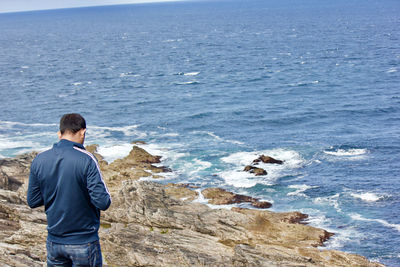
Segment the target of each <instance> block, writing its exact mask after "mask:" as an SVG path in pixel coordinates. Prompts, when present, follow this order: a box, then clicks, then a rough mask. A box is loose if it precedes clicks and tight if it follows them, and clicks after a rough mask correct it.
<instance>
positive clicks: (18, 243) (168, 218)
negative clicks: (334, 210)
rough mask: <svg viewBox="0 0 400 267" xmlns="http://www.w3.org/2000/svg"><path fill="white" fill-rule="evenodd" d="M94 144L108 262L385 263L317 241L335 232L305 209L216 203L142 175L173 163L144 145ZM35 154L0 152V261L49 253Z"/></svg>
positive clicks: (33, 261) (32, 261) (22, 262)
mask: <svg viewBox="0 0 400 267" xmlns="http://www.w3.org/2000/svg"><path fill="white" fill-rule="evenodd" d="M90 149H91V150H92V151H93V152H94V153H95V155H96V157H98V159H99V161H100V163H101V168H102V170H103V174H104V177H105V179H106V183H107V184H108V186H109V189H110V192H111V194H112V198H113V203H112V205H111V207H110V209H109V210H108V211H106V212H103V213H102V222H101V228H100V231H99V233H100V236H101V244H102V250H103V256H104V260H105V264H104V265H105V266H363V267H364V266H382V265H380V264H378V263H372V262H369V261H368V260H367V259H365V258H364V257H361V256H358V255H353V254H348V253H344V252H340V251H334V250H320V249H318V248H317V247H318V246H321V245H323V242H324V241H326V240H327V239H328V238H329V237H330V236H331V235H332V234H331V233H329V232H327V231H325V230H323V229H318V228H315V227H311V226H308V225H304V224H302V223H301V222H302V220H303V219H305V218H306V217H307V215H305V214H302V213H299V212H286V213H274V212H270V211H267V210H258V209H243V208H232V209H231V210H227V209H211V208H210V207H208V206H206V205H204V204H200V203H196V202H193V200H195V199H197V198H198V192H197V191H194V190H193V188H191V187H190V186H187V185H175V184H168V185H161V184H158V183H154V182H146V181H139V180H138V179H139V178H140V177H150V176H152V177H158V175H157V173H159V172H161V171H165V170H168V169H167V168H164V167H158V166H154V165H152V164H155V163H158V162H159V161H160V158H159V157H154V156H152V155H150V154H149V153H147V152H146V151H144V150H143V149H141V148H139V147H136V146H135V147H134V148H133V149H132V151H131V153H130V154H129V155H128V156H127V157H125V158H124V159H120V160H116V161H114V162H112V163H110V164H108V163H107V162H105V161H104V159H102V158H101V156H100V155H99V154H97V152H96V151H95V149H96V147H95V146H92V147H91V148H90ZM34 156H35V154H34V153H31V154H26V155H23V156H20V157H17V158H14V159H3V160H0V187H1V189H0V230H1V231H0V265H1V266H32V267H33V266H43V263H44V262H45V259H46V248H45V240H46V217H45V214H44V212H43V209H41V208H39V209H34V210H32V209H30V208H29V207H28V206H27V204H26V189H27V180H28V175H29V164H30V162H31V160H32V159H33V157H34ZM209 191H211V190H209ZM217 191H219V190H217ZM219 192H220V193H221V192H222V193H221V194H222V195H234V194H233V193H229V192H226V191H225V190H220V191H219ZM203 193H204V191H203ZM205 195H206V194H205ZM241 197H243V198H245V199H246V200H248V202H250V203H253V202H254V203H256V202H258V201H257V200H255V199H253V200H252V198H247V197H245V196H241ZM233 199H235V197H233ZM212 201H216V200H212ZM233 202H234V201H233Z"/></svg>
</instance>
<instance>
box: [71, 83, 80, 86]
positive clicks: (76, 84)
mask: <svg viewBox="0 0 400 267" xmlns="http://www.w3.org/2000/svg"><path fill="white" fill-rule="evenodd" d="M72 85H75V86H78V85H82V82H74V83H72Z"/></svg>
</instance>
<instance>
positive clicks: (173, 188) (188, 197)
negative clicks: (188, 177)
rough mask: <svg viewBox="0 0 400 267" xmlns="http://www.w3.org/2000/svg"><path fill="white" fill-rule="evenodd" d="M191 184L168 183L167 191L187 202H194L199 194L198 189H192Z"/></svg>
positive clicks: (175, 197)
mask: <svg viewBox="0 0 400 267" xmlns="http://www.w3.org/2000/svg"><path fill="white" fill-rule="evenodd" d="M188 187H189V185H184V184H172V183H169V184H167V186H166V188H165V192H166V193H167V195H168V196H170V197H172V198H174V199H178V200H181V201H185V202H192V201H193V200H195V199H196V198H198V196H199V194H198V193H197V192H196V191H193V190H190V189H189V188H188Z"/></svg>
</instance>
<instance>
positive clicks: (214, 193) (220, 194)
mask: <svg viewBox="0 0 400 267" xmlns="http://www.w3.org/2000/svg"><path fill="white" fill-rule="evenodd" d="M201 193H202V194H203V196H204V197H205V198H207V199H208V203H210V204H214V205H227V204H236V203H244V202H249V203H251V205H252V206H254V207H257V208H263V209H266V208H269V207H271V206H272V204H271V203H269V202H266V201H259V200H258V199H256V198H253V197H249V196H245V195H240V194H235V193H232V192H228V191H226V190H224V189H222V188H214V187H213V188H207V189H204V190H203V191H202V192H201Z"/></svg>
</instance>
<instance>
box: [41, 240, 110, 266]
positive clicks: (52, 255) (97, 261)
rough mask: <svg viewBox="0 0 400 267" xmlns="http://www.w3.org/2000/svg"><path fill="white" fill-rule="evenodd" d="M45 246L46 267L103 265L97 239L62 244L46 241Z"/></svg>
mask: <svg viewBox="0 0 400 267" xmlns="http://www.w3.org/2000/svg"><path fill="white" fill-rule="evenodd" d="M46 247H47V266H48V267H53V266H65V267H67V266H68V267H71V266H76V267H81V266H82V267H83V266H90V267H101V266H103V262H102V256H101V248H100V242H99V241H94V242H91V243H86V244H80V245H63V244H57V243H54V242H51V241H47V243H46Z"/></svg>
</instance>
